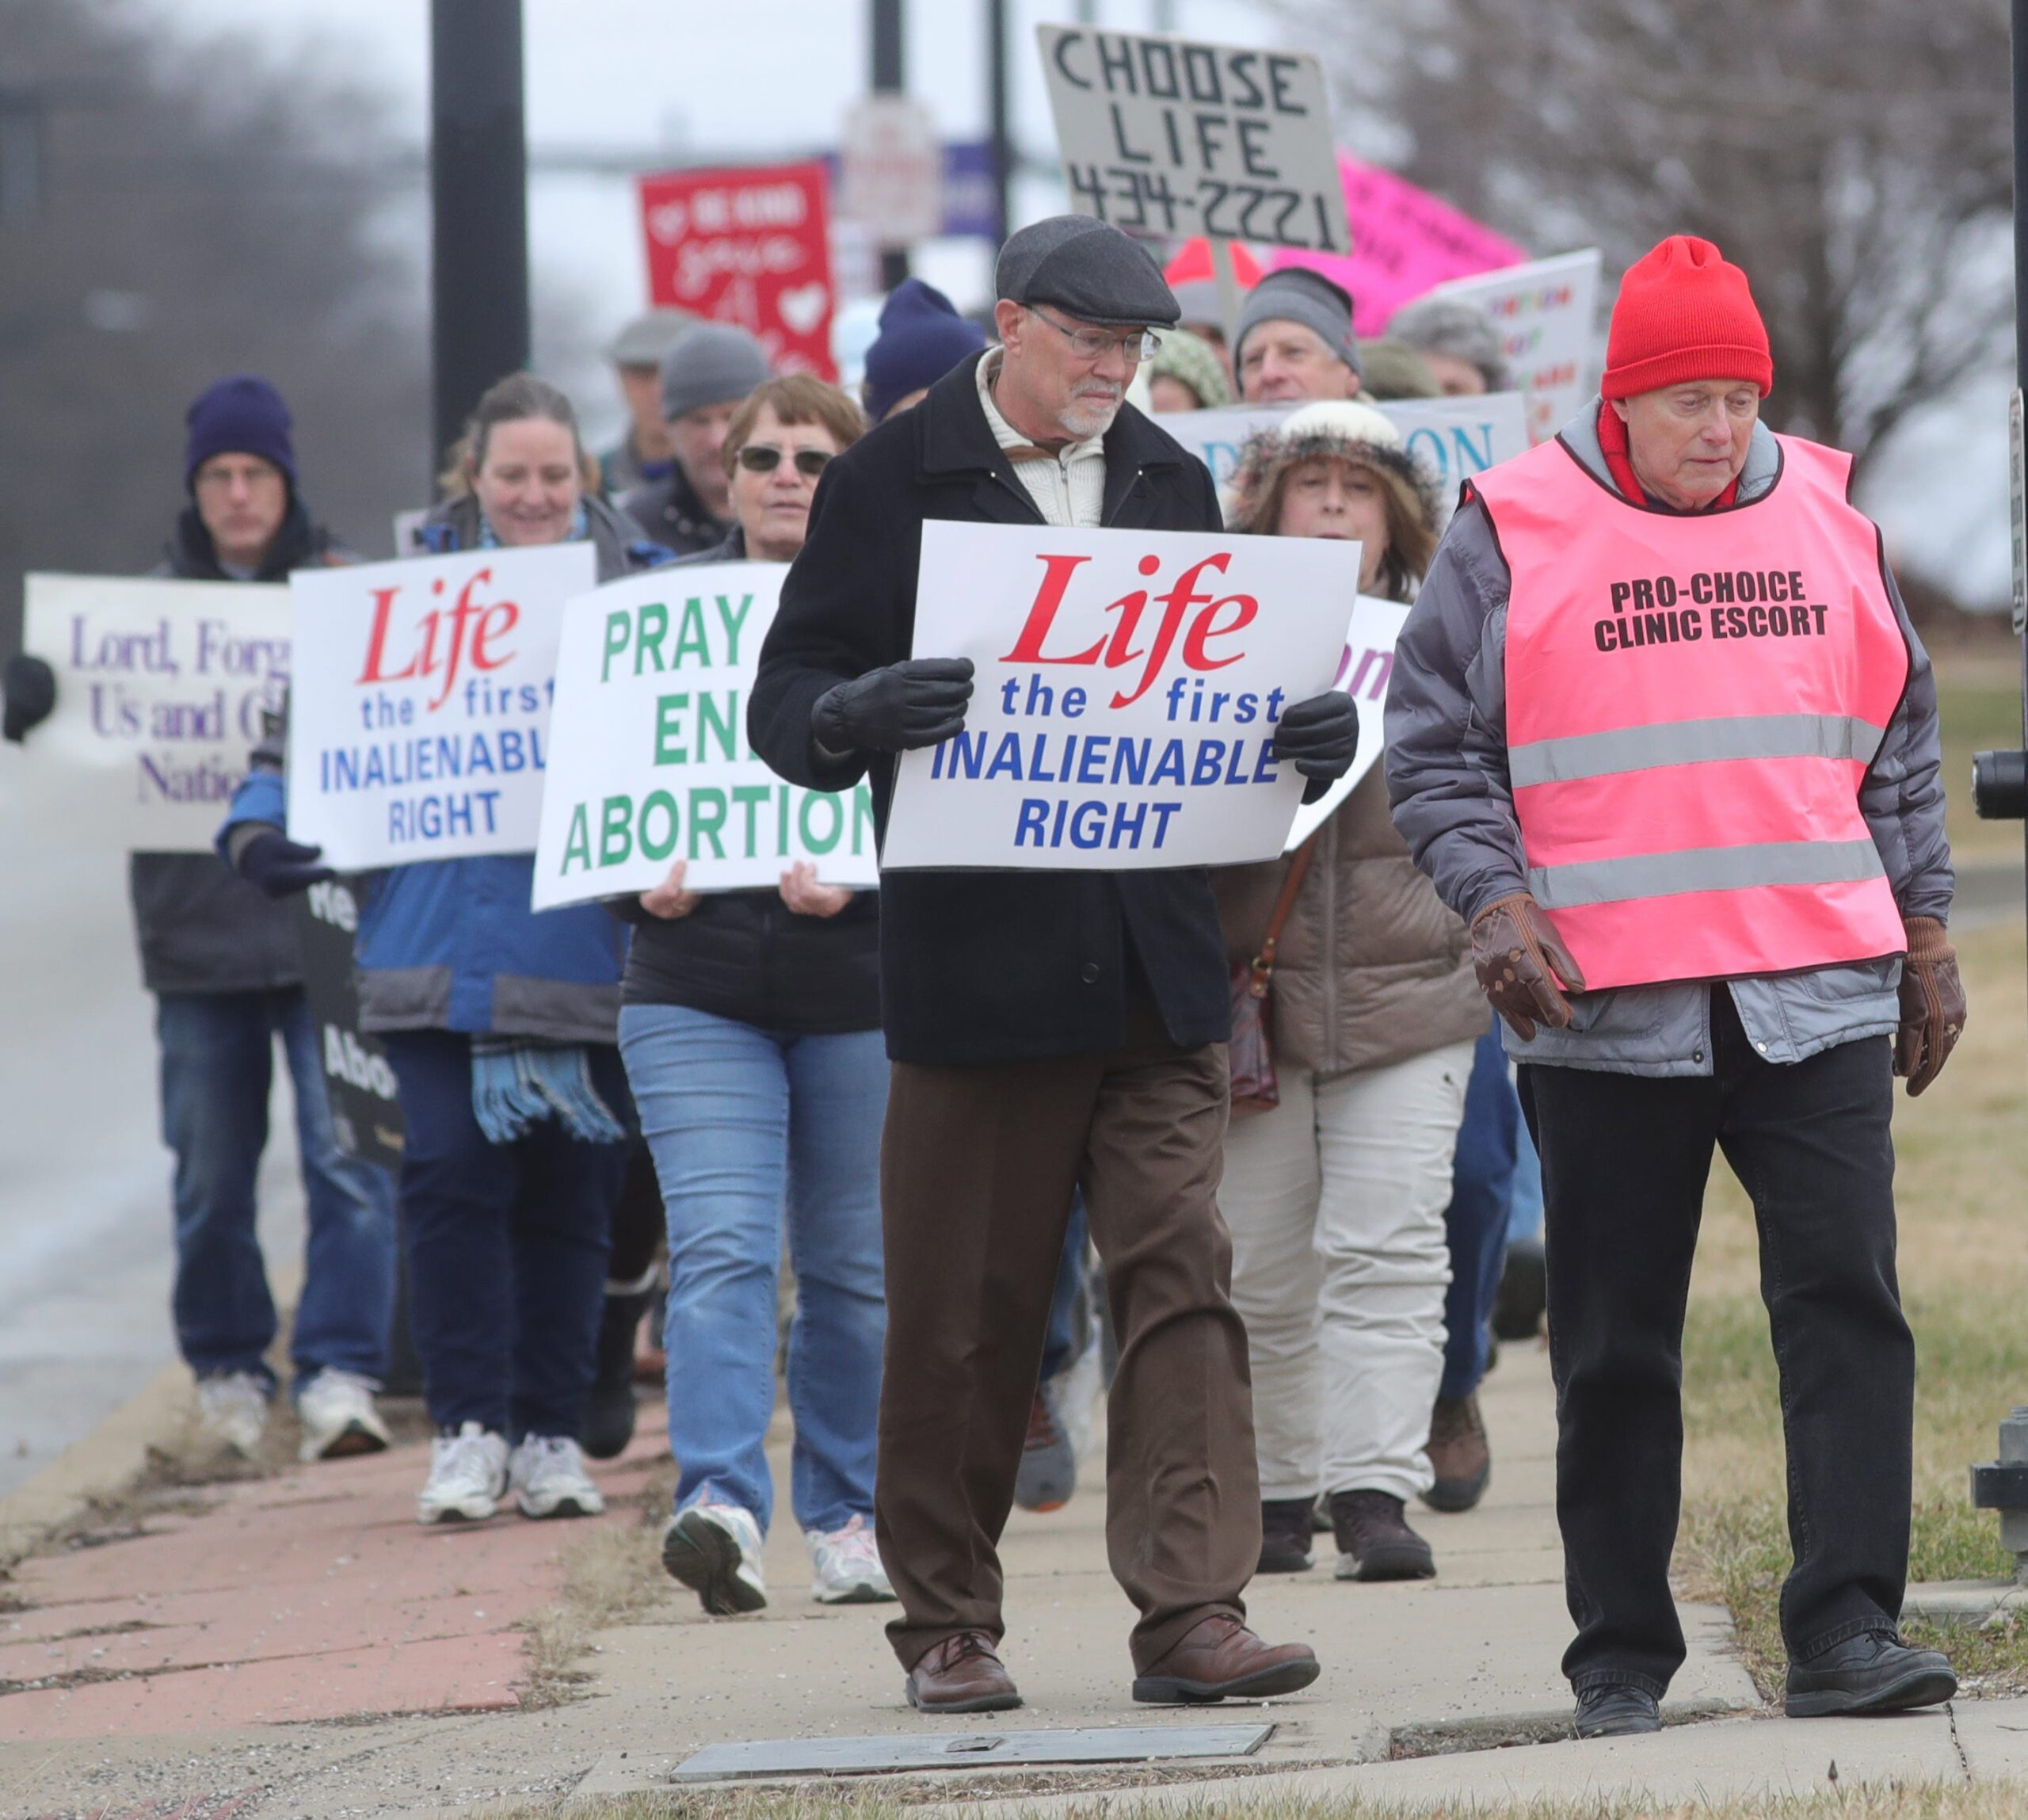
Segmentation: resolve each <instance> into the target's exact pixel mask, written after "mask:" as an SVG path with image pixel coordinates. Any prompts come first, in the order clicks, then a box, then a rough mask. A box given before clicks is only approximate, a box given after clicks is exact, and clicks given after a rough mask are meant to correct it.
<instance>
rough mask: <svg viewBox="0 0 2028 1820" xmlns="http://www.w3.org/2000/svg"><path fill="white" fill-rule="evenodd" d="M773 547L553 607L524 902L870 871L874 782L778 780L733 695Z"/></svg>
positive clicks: (762, 628) (866, 876)
mask: <svg viewBox="0 0 2028 1820" xmlns="http://www.w3.org/2000/svg"><path fill="white" fill-rule="evenodd" d="M787 573H788V565H787V563H698V564H696V565H692V564H688V563H685V564H684V565H683V566H682V567H679V568H673V569H658V570H656V571H655V572H654V574H646V575H633V576H630V577H628V578H627V579H626V580H625V581H623V582H610V583H608V585H607V586H604V587H603V588H597V589H593V591H592V592H591V593H589V594H585V595H582V596H581V597H579V598H578V599H577V600H574V601H572V602H571V603H570V605H569V606H567V607H566V608H565V609H564V611H563V636H562V643H561V644H560V645H559V646H558V651H557V658H556V706H555V709H554V711H553V712H552V713H551V716H550V757H549V769H548V772H547V777H546V779H545V781H544V783H543V799H542V832H541V837H540V838H539V840H537V841H536V888H535V907H536V909H537V910H547V909H549V908H550V907H551V906H552V905H555V904H567V903H577V902H581V901H583V900H584V899H588V898H603V897H613V896H617V895H619V894H621V893H623V892H628V891H646V890H647V889H648V888H649V887H651V886H654V885H658V884H660V883H661V881H662V879H663V877H664V876H665V874H666V873H667V872H668V871H669V866H670V864H672V862H673V861H675V860H684V862H685V864H686V868H687V869H686V871H685V872H684V887H685V888H686V889H688V890H690V891H730V890H734V889H738V888H739V887H743V886H750V885H775V884H777V883H780V879H781V876H782V874H783V872H787V870H788V869H789V868H790V867H791V866H793V865H795V864H796V863H797V862H798V861H799V860H809V861H810V862H811V863H812V864H814V865H815V867H816V868H817V876H818V878H819V879H821V881H822V882H823V883H825V884H833V885H852V886H867V885H875V884H878V883H879V865H878V863H877V860H876V856H875V841H874V828H873V793H872V792H871V790H869V789H868V788H867V786H866V785H865V784H863V783H862V784H857V785H856V786H855V787H854V788H852V789H851V790H848V791H844V792H836V793H833V792H827V791H822V790H804V789H800V788H797V787H796V786H795V785H794V784H787V783H784V782H783V780H781V779H780V778H779V777H777V776H776V775H775V774H774V773H772V771H770V770H769V769H768V767H767V765H765V764H764V763H763V762H762V761H761V760H760V759H758V758H757V757H755V756H754V755H753V752H752V750H750V749H749V747H748V746H747V743H746V704H747V702H748V700H749V698H750V697H751V696H752V694H753V677H754V672H755V671H756V670H757V668H758V667H759V665H760V661H761V640H762V639H764V638H765V637H766V636H767V635H768V627H769V626H771V625H772V624H774V620H775V609H776V606H777V605H779V604H780V596H781V587H782V578H783V576H784V575H786V574H787Z"/></svg>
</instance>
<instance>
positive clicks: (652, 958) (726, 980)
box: [612, 525, 880, 1036]
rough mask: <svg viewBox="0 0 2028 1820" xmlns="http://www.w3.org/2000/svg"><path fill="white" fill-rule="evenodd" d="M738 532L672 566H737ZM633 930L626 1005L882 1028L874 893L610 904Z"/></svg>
mask: <svg viewBox="0 0 2028 1820" xmlns="http://www.w3.org/2000/svg"><path fill="white" fill-rule="evenodd" d="M745 560H746V540H745V536H742V535H741V532H740V530H739V528H738V526H737V525H735V526H734V528H733V531H732V534H731V535H730V536H729V537H727V538H726V540H725V541H724V542H723V543H722V544H719V546H718V547H717V548H715V549H710V550H700V551H698V552H697V554H696V555H694V556H682V557H679V558H678V559H677V561H676V563H674V564H673V567H676V568H679V569H682V568H688V567H692V566H694V565H696V564H697V563H743V562H745ZM612 907H613V910H614V912H615V914H617V915H619V917H621V918H623V919H624V920H625V921H628V922H630V923H631V924H633V925H634V941H633V945H632V946H631V948H629V949H628V950H627V977H626V979H625V980H624V981H623V983H622V985H621V987H620V1002H621V1003H622V1004H623V1005H687V1006H688V1007H689V1009H692V1010H693V1011H706V1012H709V1013H711V1016H713V1017H730V1018H733V1019H735V1020H736V1021H738V1022H740V1023H741V1024H755V1025H757V1026H758V1027H759V1028H761V1029H763V1030H792V1031H795V1032H797V1033H798V1034H799V1035H802V1036H837V1035H840V1034H842V1033H843V1032H847V1031H853V1030H874V1029H878V1028H879V1024H880V894H879V892H878V891H855V892H854V893H853V894H852V902H850V903H848V904H847V905H846V906H845V907H844V909H843V910H840V911H839V912H838V914H837V915H836V916H829V917H819V916H799V915H798V914H796V913H795V911H794V910H791V909H790V908H789V906H787V904H785V903H783V902H782V894H781V892H780V891H779V890H769V889H757V890H753V891H712V892H710V893H707V895H705V896H704V897H703V899H702V900H701V901H700V902H699V903H698V906H697V907H696V909H695V910H692V912H691V913H690V914H689V915H688V916H683V917H675V918H663V917H658V916H652V915H650V914H649V913H648V912H647V911H646V910H642V908H641V900H640V899H639V897H627V898H621V899H617V900H616V901H615V902H614V903H613V906H612Z"/></svg>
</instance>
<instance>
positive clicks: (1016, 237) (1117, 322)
mask: <svg viewBox="0 0 2028 1820" xmlns="http://www.w3.org/2000/svg"><path fill="white" fill-rule="evenodd" d="M993 292H994V294H995V295H996V296H999V297H1002V298H1004V299H1005V300H1007V301H1008V302H1009V303H1020V304H1024V305H1026V304H1030V303H1053V304H1054V305H1055V306H1056V307H1057V308H1058V309H1059V310H1062V311H1065V313H1066V314H1068V315H1072V316H1074V317H1076V318H1077V319H1078V321H1080V322H1102V323H1104V324H1105V325H1106V326H1107V327H1109V328H1111V327H1120V328H1142V329H1146V328H1151V327H1152V328H1158V329H1166V328H1169V327H1171V326H1173V325H1174V324H1175V323H1176V321H1177V319H1179V318H1180V316H1181V315H1182V314H1183V312H1182V310H1181V309H1180V307H1179V306H1178V305H1177V303H1176V296H1175V294H1174V293H1173V292H1172V291H1171V290H1170V289H1169V287H1168V280H1166V279H1165V278H1164V277H1162V269H1161V266H1159V265H1157V264H1156V263H1155V261H1154V258H1153V254H1150V253H1149V250H1147V248H1146V247H1145V246H1142V244H1141V243H1140V242H1139V241H1138V240H1135V239H1133V238H1130V237H1129V236H1128V235H1125V234H1123V233H1122V232H1121V231H1119V229H1118V228H1117V227H1113V226H1112V225H1111V223H1107V222H1104V221H1100V220H1096V219H1094V218H1093V217H1092V216H1088V215H1052V216H1050V217H1049V218H1048V219H1046V220H1045V221H1037V222H1035V223H1031V225H1029V226H1028V227H1024V228H1022V229H1021V230H1020V231H1019V232H1018V233H1015V234H1010V235H1008V237H1007V244H1006V245H1005V246H1003V247H1001V250H1000V261H999V263H998V264H997V265H996V266H995V267H994V268H993Z"/></svg>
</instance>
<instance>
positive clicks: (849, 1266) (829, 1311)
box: [619, 1005, 887, 1534]
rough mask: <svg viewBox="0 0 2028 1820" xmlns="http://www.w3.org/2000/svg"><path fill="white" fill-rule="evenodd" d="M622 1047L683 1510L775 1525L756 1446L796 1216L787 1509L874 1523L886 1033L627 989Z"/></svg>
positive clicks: (805, 1525)
mask: <svg viewBox="0 0 2028 1820" xmlns="http://www.w3.org/2000/svg"><path fill="white" fill-rule="evenodd" d="M619 1047H620V1052H621V1054H622V1055H624V1056H625V1057H626V1059H627V1075H628V1078H630V1080H631V1082H632V1083H633V1088H634V1097H635V1103H636V1105H638V1106H639V1108H640V1116H641V1132H642V1136H643V1137H645V1138H646V1139H647V1142H648V1148H649V1150H650V1151H651V1152H652V1153H653V1154H654V1159H655V1172H656V1174H657V1175H658V1177H660V1178H661V1189H662V1200H663V1202H664V1204H665V1207H666V1208H667V1210H668V1215H669V1319H668V1323H667V1326H666V1327H665V1344H666V1345H667V1346H668V1348H669V1449H670V1451H671V1452H673V1453H674V1455H675V1456H676V1458H677V1467H678V1469H679V1471H680V1478H679V1479H678V1480H677V1488H676V1508H677V1509H678V1510H685V1509H688V1508H689V1507H690V1506H691V1505H693V1504H699V1503H703V1502H707V1501H708V1502H710V1503H713V1504H735V1505H740V1506H741V1507H742V1508H743V1509H747V1510H749V1511H751V1512H752V1513H753V1516H754V1517H755V1519H756V1520H757V1521H758V1522H759V1524H760V1525H761V1528H762V1529H763V1530H765V1529H766V1528H768V1523H769V1521H770V1520H771V1519H772V1517H773V1515H774V1485H773V1482H772V1479H771V1478H770V1476H769V1474H768V1460H767V1456H766V1453H765V1452H764V1444H765V1442H766V1440H767V1435H768V1417H770V1415H771V1414H772V1413H773V1410H774V1406H775V1347H776V1306H777V1303H776V1296H777V1293H778V1290H777V1283H778V1279H779V1276H780V1265H781V1256H782V1238H783V1219H784V1215H786V1218H787V1237H788V1249H789V1258H790V1261H791V1264H792V1265H793V1266H794V1268H795V1284H796V1307H795V1320H794V1322H793V1323H792V1325H791V1327H790V1329H789V1348H788V1391H789V1409H790V1412H791V1414H792V1415H793V1416H794V1417H795V1449H794V1452H793V1454H792V1456H791V1475H790V1498H791V1505H792V1506H793V1508H794V1509H795V1520H796V1521H797V1522H798V1523H799V1524H800V1525H801V1526H802V1529H803V1531H804V1532H805V1533H806V1534H809V1533H821V1532H825V1531H828V1530H834V1529H840V1528H844V1525H845V1524H847V1523H848V1522H849V1521H850V1520H852V1518H853V1517H865V1518H867V1520H868V1521H871V1519H872V1516H873V1461H874V1448H875V1425H876V1422H877V1420H878V1417H879V1406H880V1353H881V1348H882V1345H883V1344H884V1342H885V1341H886V1332H887V1307H886V1295H885V1286H884V1282H883V1277H882V1268H881V1249H880V1130H881V1125H882V1122H883V1121H884V1120H885V1119H886V1112H887V1060H886V1055H885V1053H884V1051H883V1050H882V1044H881V1039H880V1032H879V1031H878V1030H861V1031H853V1032H848V1033H846V1034H844V1035H841V1036H797V1035H794V1034H791V1033H790V1032H784V1031H775V1030H764V1029H761V1028H757V1026H755V1025H753V1024H741V1023H736V1022H734V1021H733V1020H731V1019H730V1018H726V1017H713V1016H711V1014H710V1013H708V1012H703V1011H693V1010H691V1009H688V1008H687V1007H685V1006H683V1005H627V1007H625V1009H623V1010H622V1011H621V1012H620V1014H619Z"/></svg>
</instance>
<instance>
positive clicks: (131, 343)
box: [0, 0, 429, 645]
mask: <svg viewBox="0 0 2028 1820" xmlns="http://www.w3.org/2000/svg"><path fill="white" fill-rule="evenodd" d="M145 17H146V16H145V15H143V14H142V13H140V12H139V10H138V9H133V8H130V7H127V6H120V5H116V4H114V3H112V0H0V109H6V108H9V107H11V108H12V109H13V110H14V120H15V123H16V124H15V126H14V130H13V132H11V133H10V132H4V131H0V160H6V159H8V158H10V157H11V158H12V159H13V168H11V169H0V208H4V212H0V451H4V459H3V460H0V471H4V475H5V483H4V485H0V625H6V626H9V627H10V628H11V625H12V624H13V620H14V616H15V614H16V612H17V610H18V601H19V582H20V577H21V574H22V572H23V571H24V570H27V569H30V568H74V569H80V570H96V571H101V572H120V571H133V570H139V569H143V568H145V567H147V566H148V565H149V564H150V563H151V562H152V561H153V560H154V558H155V556H156V555H157V554H158V552H159V551H160V550H161V548H162V544H163V542H164V540H165V539H166V536H167V535H168V532H169V531H170V526H171V525H172V524H173V521H174V518H175V517H176V514H177V512H178V511H179V510H180V509H181V508H182V506H183V505H184V504H185V497H184V494H183V490H182V471H181V453H182V440H183V433H184V425H183V413H184V410H185V407H186V406H187V405H188V404H189V401H190V399H192V398H193V397H194V396H195V395H196V393H197V392H198V391H200V390H201V389H202V388H203V387H204V386H205V385H206V384H208V383H209V382H210V381H211V380H214V379H216V378H218V377H219V376H221V375H223V374H225V373H229V372H257V373H259V374H261V375H262V376H265V377H266V378H268V379H270V380H273V381H274V383H276V385H277V386H279V387H280V389H281V391H282V393H283V395H284V396H285V397H286V398H287V399H288V401H289V404H290V406H291V408H292V410H293V412H294V414H295V422H296V433H297V434H296V441H297V453H298V458H299V464H300V467H301V469H302V475H303V490H304V494H305V496H306V498H307V501H308V502H309V503H310V505H311V508H312V509H313V511H314V512H315V513H317V514H318V516H319V517H322V518H324V519H326V521H330V523H332V524H333V525H334V528H337V530H338V532H340V534H341V536H346V537H347V538H349V539H351V540H356V542H357V543H358V544H360V547H361V548H364V549H367V550H368V551H384V550H385V549H386V548H387V547H388V544H387V540H388V532H387V524H388V515H389V514H390V513H391V512H392V511H393V510H395V509H397V508H398V507H400V506H406V505H414V504H418V503H421V502H424V501H425V500H426V499H427V498H428V497H429V463H428V459H427V457H428V452H429V451H428V436H429V397H428V385H427V366H426V354H425V336H424V334H423V320H424V314H423V313H424V304H425V289H424V284H425V280H424V277H423V273H424V270H425V265H426V261H425V259H424V258H422V257H421V251H422V249H421V247H420V246H417V247H416V248H414V250H413V251H411V250H410V249H409V248H407V247H406V246H403V245H402V244H401V243H400V242H401V240H402V236H403V234H404V231H406V232H409V233H411V234H413V233H418V232H420V231H423V230H424V228H425V226H426V217H425V216H423V214H422V212H421V208H420V207H419V196H418V193H417V189H416V186H415V185H414V178H413V173H412V172H410V173H409V174H406V177H405V174H404V173H403V171H402V162H403V161H402V158H401V157H400V155H399V154H400V151H401V149H402V138H401V136H400V135H397V134H396V133H395V130H394V128H393V126H392V125H391V122H390V121H389V120H388V118H387V113H386V109H385V106H384V104H383V103H382V102H381V101H379V99H378V98H377V97H375V96H373V95H372V94H370V93H362V92H360V91H359V90H356V89H355V88H353V87H351V86H348V85H346V84H345V83H343V82H339V81H337V80H334V78H332V77H330V75H329V74H327V73H326V72H323V71H318V70H316V69H314V68H307V67H291V68H277V67H273V66H271V65H269V64H267V63H264V62H262V61H261V59H259V58H258V57H257V55H255V54H254V52H253V51H252V50H251V49H250V48H246V47H245V46H242V45H238V44H234V43H232V42H231V41H227V42H223V43H219V44H212V45H207V46H201V47H186V46H185V45H183V44H181V43H180V42H179V41H177V40H171V39H170V38H168V37H166V36H164V35H163V33H162V28H161V27H159V26H158V25H153V24H150V23H144V22H143V21H144V19H145ZM24 115H25V116H27V118H28V120H29V124H28V125H27V126H25V127H24V126H23V125H22V124H21V121H22V119H23V116H24ZM25 159H29V160H32V168H31V169H27V170H24V168H23V162H24V160H25ZM410 162H413V161H412V159H411V160H410ZM405 217H406V219H405ZM0 639H4V640H5V643H7V644H10V645H11V644H12V643H13V637H12V635H11V633H10V632H8V633H0Z"/></svg>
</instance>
